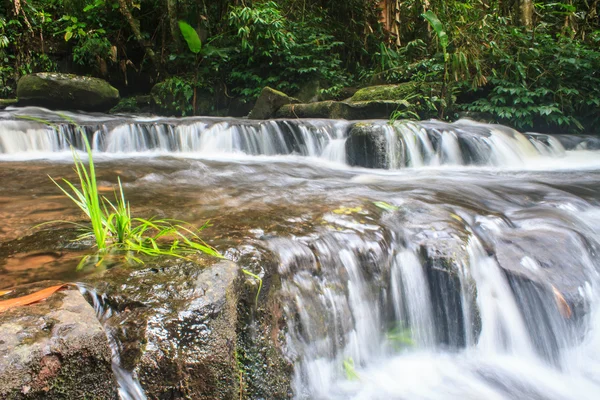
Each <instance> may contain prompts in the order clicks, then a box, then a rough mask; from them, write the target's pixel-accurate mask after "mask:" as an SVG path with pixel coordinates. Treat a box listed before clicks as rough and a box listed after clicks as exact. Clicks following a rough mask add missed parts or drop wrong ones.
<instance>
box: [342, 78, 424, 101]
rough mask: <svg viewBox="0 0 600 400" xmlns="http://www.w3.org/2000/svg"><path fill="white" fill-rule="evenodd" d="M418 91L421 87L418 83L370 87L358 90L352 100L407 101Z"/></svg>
mask: <svg viewBox="0 0 600 400" xmlns="http://www.w3.org/2000/svg"><path fill="white" fill-rule="evenodd" d="M418 90H419V85H418V84H417V83H416V82H406V83H401V84H399V85H379V86H369V87H366V88H363V89H360V90H358V91H357V92H356V93H354V96H352V98H351V99H350V100H351V101H370V100H405V99H407V98H408V97H409V96H410V95H412V94H414V93H415V92H417V91H418Z"/></svg>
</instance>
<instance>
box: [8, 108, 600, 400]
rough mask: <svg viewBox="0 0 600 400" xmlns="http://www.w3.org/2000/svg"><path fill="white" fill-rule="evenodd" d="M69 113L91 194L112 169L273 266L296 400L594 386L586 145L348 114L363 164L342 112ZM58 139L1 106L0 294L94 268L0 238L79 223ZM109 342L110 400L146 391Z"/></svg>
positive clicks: (535, 394) (598, 196) (573, 395)
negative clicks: (87, 162)
mask: <svg viewBox="0 0 600 400" xmlns="http://www.w3.org/2000/svg"><path fill="white" fill-rule="evenodd" d="M18 115H36V116H39V117H42V118H44V119H52V120H53V121H54V122H55V123H56V125H55V126H54V127H52V128H48V127H45V126H44V125H42V124H40V123H37V122H33V121H25V120H19V119H18V118H17V116H18ZM69 116H70V117H72V118H74V119H75V120H76V121H77V123H78V124H79V125H80V126H81V127H82V128H83V130H84V131H85V132H86V134H87V135H88V137H89V138H90V139H91V142H92V143H93V147H94V151H95V153H94V154H95V161H96V162H97V167H98V175H99V181H100V185H101V190H102V192H103V193H104V194H107V195H109V194H111V193H112V190H113V187H114V185H115V184H116V179H117V176H120V177H121V179H122V181H123V183H124V189H125V192H126V195H127V197H128V200H129V201H130V202H131V205H132V208H133V210H132V211H133V212H134V213H136V214H139V215H142V216H144V217H151V216H154V215H155V216H159V217H170V218H176V219H182V220H186V221H189V222H192V223H196V224H202V223H203V222H204V221H205V220H207V219H210V220H211V222H212V224H213V226H212V227H210V228H208V229H207V230H206V231H205V232H204V237H205V238H206V239H207V240H209V242H210V243H212V244H214V245H215V246H216V247H217V248H218V249H219V250H220V251H221V252H223V253H224V254H226V255H227V256H228V257H230V258H232V259H234V260H235V261H237V262H238V263H240V264H241V265H243V266H247V267H249V268H250V267H252V268H254V271H255V272H257V273H259V274H260V273H261V271H260V268H261V267H260V265H258V266H257V265H252V266H250V265H245V262H247V261H246V260H247V259H246V258H245V257H244V256H243V255H244V254H249V253H253V252H257V253H260V254H262V255H263V257H265V258H270V259H274V260H276V261H277V264H278V269H279V273H280V275H281V277H282V287H281V290H282V299H283V306H284V310H285V314H286V317H287V322H288V326H287V344H288V346H287V350H286V351H287V352H288V354H287V356H288V357H289V359H290V360H291V361H292V362H293V363H294V366H295V367H294V378H293V386H294V387H293V390H294V394H295V397H296V398H298V399H598V398H600V299H599V296H600V287H599V284H600V279H599V277H598V271H599V270H600V269H599V268H600V260H599V258H598V251H599V248H600V247H599V246H600V151H598V150H595V149H597V148H598V140H597V139H596V138H591V137H585V136H577V137H575V136H565V137H563V136H548V135H537V134H521V133H518V132H515V131H513V130H511V129H508V128H505V127H500V126H493V125H485V124H479V123H475V122H471V121H459V122H457V123H454V124H446V123H442V122H437V121H427V122H422V123H401V124H396V125H393V126H392V125H389V124H387V123H386V121H363V122H360V124H371V125H373V126H375V127H376V130H377V131H378V132H379V133H378V134H379V135H380V136H381V137H383V138H384V139H385V140H384V144H383V145H382V146H380V147H379V148H377V151H378V152H381V153H382V154H383V155H384V157H382V159H384V160H385V166H386V168H385V169H367V168H362V167H360V166H350V165H348V164H349V163H352V160H353V159H355V158H353V154H352V153H351V151H350V150H349V147H348V146H346V145H347V140H348V139H347V137H348V135H349V134H350V133H351V132H352V129H353V127H354V126H355V123H352V122H347V121H327V120H295V121H264V122H262V121H248V120H239V119H216V118H189V119H163V118H142V117H137V118H135V117H115V116H106V115H83V114H70V115H69ZM70 143H72V144H74V145H75V146H76V147H78V148H79V149H81V146H82V141H81V140H80V138H79V133H78V132H77V130H76V128H75V127H74V126H73V125H71V124H68V123H65V122H64V121H62V120H61V119H60V118H58V117H56V116H53V115H52V114H49V113H48V112H46V111H44V110H42V109H32V108H29V109H13V110H9V111H6V112H4V113H1V114H0V160H1V161H0V182H1V183H0V188H1V192H0V218H1V220H2V221H3V223H2V224H1V225H0V241H1V242H2V243H3V244H2V245H0V257H3V258H0V272H1V274H2V277H3V280H2V282H1V283H0V288H5V287H10V286H13V285H16V284H20V283H26V282H31V281H35V280H42V279H63V280H70V281H76V280H84V279H85V275H86V274H90V273H93V270H92V271H90V270H89V269H88V270H84V271H82V272H79V273H77V272H75V271H74V268H75V265H76V264H77V262H78V257H79V256H80V255H81V254H83V253H85V251H82V250H77V249H73V250H72V251H58V252H55V253H43V254H42V253H37V252H36V251H35V250H34V249H33V250H31V249H30V251H27V252H23V253H19V254H12V255H10V256H6V254H7V253H6V251H5V250H2V248H3V247H4V248H5V249H6V248H7V247H10V246H13V245H14V244H15V243H17V242H18V241H19V240H20V241H27V240H38V236H35V235H36V233H34V232H35V230H32V227H34V226H36V225H37V224H40V223H43V222H47V221H49V220H67V221H81V215H80V213H79V212H78V210H77V209H76V208H75V207H74V206H73V205H72V204H71V203H70V202H69V200H68V199H66V198H64V196H62V195H61V193H60V192H59V190H58V189H57V188H56V187H55V186H54V185H53V184H52V182H51V181H50V180H49V179H48V177H47V175H50V176H52V177H53V178H61V177H67V178H68V179H73V177H74V174H73V172H72V167H71V153H70V150H69V144H70ZM375 202H383V203H378V204H379V207H378V206H377V205H376V204H375ZM39 229H43V227H42V228H38V230H39ZM28 238H30V239H28ZM3 254H4V255H3ZM256 268H258V271H257V270H256ZM81 290H82V292H84V293H85V294H86V295H88V297H89V298H90V300H91V301H92V302H93V304H94V306H95V308H96V311H97V313H98V316H99V319H100V320H102V319H103V318H105V317H106V315H107V313H110V312H111V311H110V310H109V309H106V307H105V305H104V304H103V302H102V294H99V293H96V292H93V291H91V289H90V288H86V287H85V285H82V286H81ZM109 334H110V332H109ZM109 339H110V337H109ZM113 339H114V338H113ZM111 344H112V346H113V361H114V363H115V368H114V369H115V373H116V376H117V378H118V380H119V384H120V386H121V395H122V397H123V398H126V399H141V398H144V395H143V391H141V388H139V386H138V385H137V383H136V382H135V377H133V376H132V375H131V374H130V373H129V372H128V371H124V370H122V369H120V367H119V366H118V364H119V354H118V343H114V340H113V341H112V342H111Z"/></svg>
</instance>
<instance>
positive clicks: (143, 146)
mask: <svg viewBox="0 0 600 400" xmlns="http://www.w3.org/2000/svg"><path fill="white" fill-rule="evenodd" d="M29 114H33V115H35V116H37V117H39V118H41V119H45V120H52V121H54V122H53V125H51V126H48V125H44V124H42V123H40V122H36V121H30V120H19V119H17V118H18V117H20V116H22V115H29ZM69 117H70V118H75V119H76V121H77V123H78V124H79V125H80V126H81V128H82V129H83V131H85V132H86V135H87V136H88V138H89V140H90V142H91V144H92V148H93V150H94V151H95V152H98V153H100V154H105V155H109V156H111V157H132V156H135V157H140V156H142V157H148V156H156V155H170V156H178V157H193V158H206V157H208V158H210V157H215V156H216V155H221V156H223V157H225V158H226V157H231V156H234V155H250V156H275V155H278V156H282V155H296V156H302V157H311V158H318V159H322V160H325V161H329V162H334V163H338V164H340V165H345V164H348V163H349V164H350V165H355V161H353V160H354V159H355V155H354V153H353V152H354V151H356V149H354V148H352V147H351V146H350V147H349V145H348V143H347V141H348V137H349V135H352V132H353V129H354V126H355V125H356V124H358V125H357V126H359V125H360V126H364V124H365V123H363V122H361V123H353V122H348V121H342V120H337V121H336V120H289V121H282V120H272V121H247V120H240V119H216V118H187V119H185V118H184V119H140V118H137V119H129V120H126V119H122V118H115V117H108V116H106V117H105V118H104V119H101V118H99V117H97V116H95V117H92V116H86V115H77V114H72V115H70V116H69ZM368 124H370V125H371V126H372V129H373V132H375V133H374V134H373V138H376V137H377V136H378V135H381V137H382V138H383V140H384V143H385V146H384V147H383V148H381V149H379V150H375V151H374V153H373V154H370V155H368V157H376V156H377V157H382V158H383V159H384V160H385V162H384V164H383V165H382V167H386V168H388V169H398V168H404V167H412V168H419V167H425V166H428V167H436V166H464V165H477V166H495V167H503V168H513V169H514V168H526V169H530V168H533V169H535V168H540V167H541V168H549V167H551V168H556V167H560V166H570V165H571V161H572V159H573V158H576V159H577V160H579V163H580V164H583V165H589V166H591V167H596V166H598V165H599V164H600V163H599V162H598V157H597V154H598V152H597V151H589V150H586V143H587V142H586V140H587V139H585V138H580V139H578V140H579V142H577V143H578V144H579V145H577V143H575V144H572V145H571V148H572V149H571V150H569V151H567V150H565V148H564V147H563V145H562V144H561V142H560V141H559V140H557V139H556V138H553V137H552V136H548V135H523V134H521V133H519V132H516V131H514V130H512V129H510V128H506V127H502V126H498V125H488V124H481V123H476V122H473V121H469V120H461V121H458V122H456V123H452V124H448V123H443V122H439V121H427V122H421V123H417V122H397V123H395V124H393V125H390V124H388V123H387V122H386V121H369V122H368ZM70 144H73V145H74V146H75V147H76V148H78V149H83V141H82V139H81V135H80V132H79V130H78V128H77V127H76V126H75V125H73V124H70V123H66V122H65V121H64V120H63V119H61V118H60V117H58V116H57V115H56V114H53V113H51V112H49V111H47V110H43V109H37V108H25V109H16V110H13V111H10V112H3V113H0V160H28V159H44V158H49V159H55V158H56V157H57V155H60V154H62V155H63V157H64V158H68V157H69V155H70ZM588 153H592V155H590V156H587V154H588ZM357 165H358V166H361V165H362V164H360V163H359V164H357Z"/></svg>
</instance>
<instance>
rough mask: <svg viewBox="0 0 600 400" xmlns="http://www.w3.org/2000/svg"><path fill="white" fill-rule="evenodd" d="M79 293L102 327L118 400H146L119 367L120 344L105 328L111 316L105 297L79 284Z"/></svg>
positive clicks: (130, 374)
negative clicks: (88, 301) (87, 300)
mask: <svg viewBox="0 0 600 400" xmlns="http://www.w3.org/2000/svg"><path fill="white" fill-rule="evenodd" d="M78 287H79V291H80V292H81V294H82V295H84V296H86V297H87V298H88V299H89V300H91V302H92V306H93V307H94V311H95V312H96V317H97V318H98V321H100V323H101V324H103V325H104V331H105V332H106V338H107V339H108V345H109V347H110V351H111V357H112V371H113V374H114V376H115V379H116V381H117V386H118V389H119V397H120V400H146V395H145V394H144V389H142V386H141V385H140V383H139V381H138V380H137V379H136V378H135V376H134V375H133V373H132V372H130V371H127V370H126V369H124V368H123V367H122V366H121V349H120V343H119V341H118V339H117V337H116V335H114V334H113V331H112V329H111V328H110V327H109V326H107V324H106V321H107V320H108V319H109V318H110V317H111V316H112V314H113V310H112V309H111V308H110V306H109V305H107V304H106V298H105V296H102V295H100V294H99V293H98V292H97V291H96V290H94V289H92V288H89V287H86V286H85V285H83V284H79V285H78Z"/></svg>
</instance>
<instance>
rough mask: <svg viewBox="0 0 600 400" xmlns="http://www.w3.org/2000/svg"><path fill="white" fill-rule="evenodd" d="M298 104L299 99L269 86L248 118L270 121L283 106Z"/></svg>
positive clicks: (263, 91)
mask: <svg viewBox="0 0 600 400" xmlns="http://www.w3.org/2000/svg"><path fill="white" fill-rule="evenodd" d="M297 103H299V101H298V100H297V99H295V98H293V97H290V96H288V95H286V94H285V93H283V92H280V91H277V90H275V89H272V88H270V87H268V86H267V87H265V88H263V90H262V92H260V96H258V99H256V104H254V108H253V109H252V111H250V114H249V115H248V118H250V119H268V118H271V117H272V116H273V115H275V113H276V112H277V110H279V108H281V106H284V105H286V104H297Z"/></svg>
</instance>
